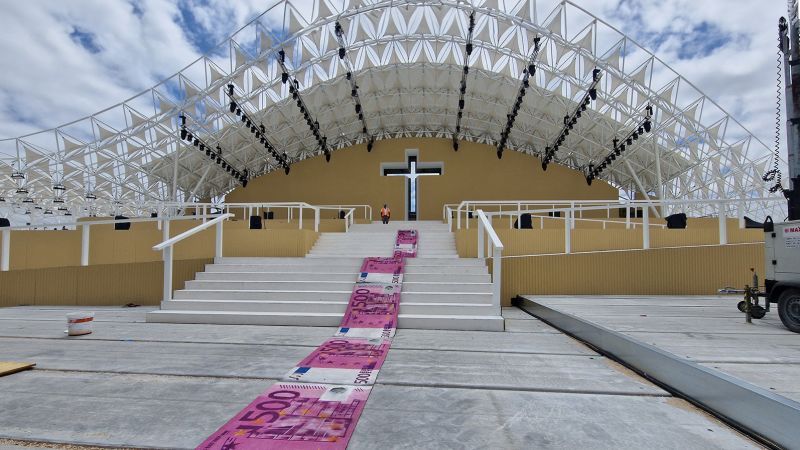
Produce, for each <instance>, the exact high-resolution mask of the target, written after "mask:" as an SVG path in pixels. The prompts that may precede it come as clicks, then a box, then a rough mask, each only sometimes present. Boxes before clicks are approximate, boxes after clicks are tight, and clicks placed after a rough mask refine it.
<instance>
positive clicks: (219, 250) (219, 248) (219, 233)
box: [214, 220, 225, 258]
mask: <svg viewBox="0 0 800 450" xmlns="http://www.w3.org/2000/svg"><path fill="white" fill-rule="evenodd" d="M224 222H225V221H224V220H220V221H219V222H217V225H216V227H217V237H216V239H215V244H216V251H215V252H214V256H216V257H217V258H222V224H223V223H224Z"/></svg>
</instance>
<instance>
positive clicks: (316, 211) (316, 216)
mask: <svg viewBox="0 0 800 450" xmlns="http://www.w3.org/2000/svg"><path fill="white" fill-rule="evenodd" d="M314 231H316V232H319V208H314Z"/></svg>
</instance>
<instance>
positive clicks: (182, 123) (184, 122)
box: [178, 114, 186, 127]
mask: <svg viewBox="0 0 800 450" xmlns="http://www.w3.org/2000/svg"><path fill="white" fill-rule="evenodd" d="M178 117H179V118H180V119H181V127H185V126H186V116H184V115H183V114H181V115H180V116H178Z"/></svg>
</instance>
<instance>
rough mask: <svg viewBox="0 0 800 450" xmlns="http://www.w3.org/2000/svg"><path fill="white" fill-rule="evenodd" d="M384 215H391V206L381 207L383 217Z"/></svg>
mask: <svg viewBox="0 0 800 450" xmlns="http://www.w3.org/2000/svg"><path fill="white" fill-rule="evenodd" d="M383 216H386V217H391V216H392V211H391V210H390V209H389V208H381V217H383Z"/></svg>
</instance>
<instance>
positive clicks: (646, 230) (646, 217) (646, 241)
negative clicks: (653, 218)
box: [642, 208, 650, 250]
mask: <svg viewBox="0 0 800 450" xmlns="http://www.w3.org/2000/svg"><path fill="white" fill-rule="evenodd" d="M642 248H643V249H645V250H647V249H649V248H650V208H642Z"/></svg>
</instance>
